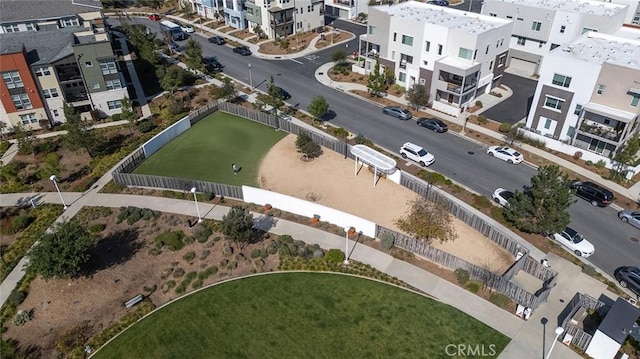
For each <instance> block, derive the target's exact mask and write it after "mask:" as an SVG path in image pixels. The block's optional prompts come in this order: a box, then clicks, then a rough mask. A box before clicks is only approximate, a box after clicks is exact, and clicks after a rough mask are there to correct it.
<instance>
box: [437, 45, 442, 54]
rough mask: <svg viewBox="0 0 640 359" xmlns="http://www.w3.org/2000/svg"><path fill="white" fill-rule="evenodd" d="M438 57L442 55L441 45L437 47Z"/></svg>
mask: <svg viewBox="0 0 640 359" xmlns="http://www.w3.org/2000/svg"><path fill="white" fill-rule="evenodd" d="M438 55H442V45H438Z"/></svg>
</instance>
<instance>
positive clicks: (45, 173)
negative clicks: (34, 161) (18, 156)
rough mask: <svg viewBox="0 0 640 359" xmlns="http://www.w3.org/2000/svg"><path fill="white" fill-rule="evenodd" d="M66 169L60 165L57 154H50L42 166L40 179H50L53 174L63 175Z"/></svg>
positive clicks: (39, 172) (39, 171)
mask: <svg viewBox="0 0 640 359" xmlns="http://www.w3.org/2000/svg"><path fill="white" fill-rule="evenodd" d="M64 170H65V168H64V166H63V165H62V164H61V163H60V157H58V154H57V153H55V152H50V153H48V154H47V155H46V156H44V159H43V160H42V162H41V164H40V169H39V170H38V178H40V179H48V178H49V177H50V176H51V175H52V174H56V173H62V172H64Z"/></svg>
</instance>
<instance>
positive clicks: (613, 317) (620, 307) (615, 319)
mask: <svg viewBox="0 0 640 359" xmlns="http://www.w3.org/2000/svg"><path fill="white" fill-rule="evenodd" d="M639 317H640V310H639V309H638V308H636V307H634V306H633V305H631V304H629V303H628V302H627V301H626V300H624V299H622V298H618V299H617V300H616V302H615V303H614V304H613V307H611V309H610V310H609V312H607V315H605V317H604V319H603V320H602V323H600V326H599V327H598V330H599V331H601V332H602V333H604V334H606V335H607V336H608V337H609V338H611V339H613V340H615V341H616V342H617V343H620V344H622V343H624V341H625V340H626V339H627V336H628V335H629V331H630V329H631V328H632V327H633V323H634V322H635V321H636V320H638V318H639Z"/></svg>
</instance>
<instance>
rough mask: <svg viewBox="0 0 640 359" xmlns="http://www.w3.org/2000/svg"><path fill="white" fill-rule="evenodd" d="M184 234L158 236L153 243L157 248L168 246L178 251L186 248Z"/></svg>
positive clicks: (168, 233) (172, 233)
mask: <svg viewBox="0 0 640 359" xmlns="http://www.w3.org/2000/svg"><path fill="white" fill-rule="evenodd" d="M184 237H185V235H184V232H182V231H177V232H167V233H163V234H161V235H159V236H157V237H156V238H155V239H154V240H153V242H154V243H155V244H156V246H157V247H162V246H167V247H168V248H170V249H171V250H173V251H178V250H180V249H182V248H183V247H184V241H183V240H182V239H183V238H184Z"/></svg>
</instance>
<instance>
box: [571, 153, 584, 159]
mask: <svg viewBox="0 0 640 359" xmlns="http://www.w3.org/2000/svg"><path fill="white" fill-rule="evenodd" d="M581 158H582V152H580V151H576V153H574V154H573V159H574V160H579V159H581Z"/></svg>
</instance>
